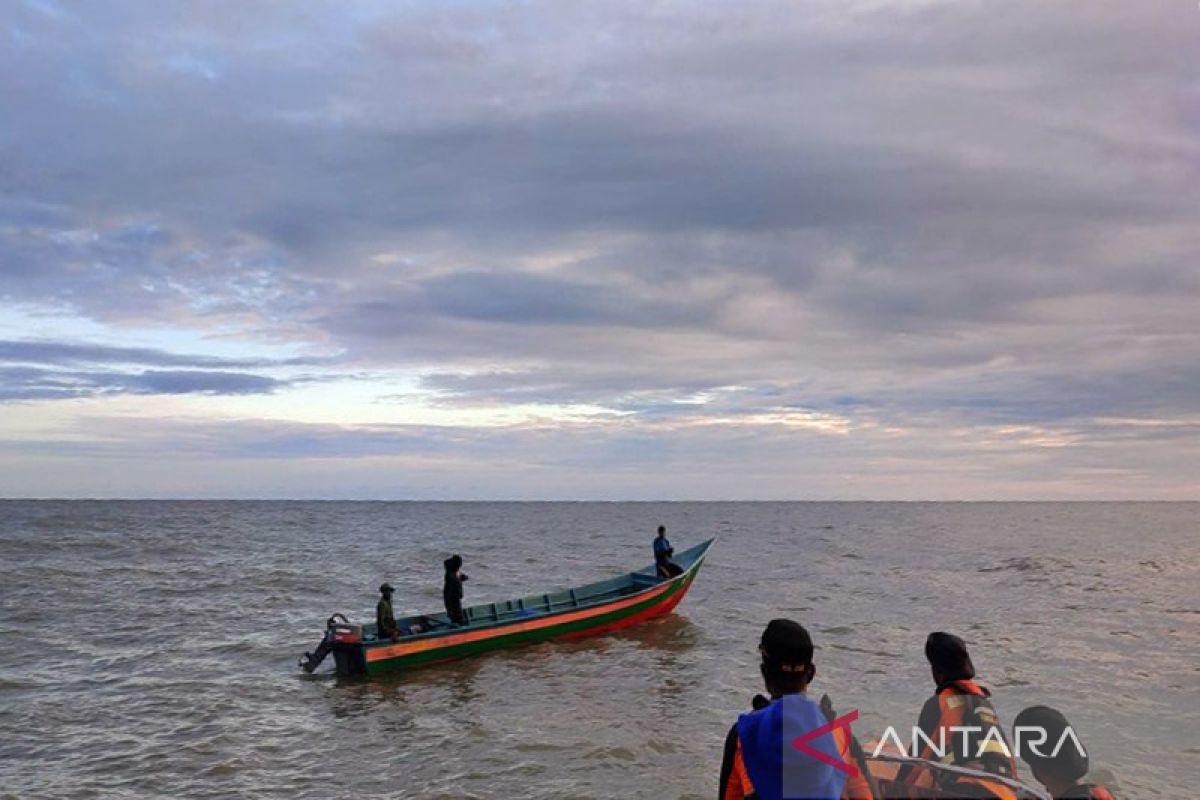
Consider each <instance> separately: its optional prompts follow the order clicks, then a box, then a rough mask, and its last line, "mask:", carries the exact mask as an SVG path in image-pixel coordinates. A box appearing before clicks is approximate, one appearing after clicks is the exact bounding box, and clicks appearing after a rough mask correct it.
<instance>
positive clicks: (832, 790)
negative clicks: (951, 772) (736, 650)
mask: <svg viewBox="0 0 1200 800" xmlns="http://www.w3.org/2000/svg"><path fill="white" fill-rule="evenodd" d="M758 650H759V654H760V655H761V656H762V663H761V665H760V671H761V672H762V677H763V682H764V683H765V684H766V689H767V692H768V693H769V694H770V696H771V699H770V700H767V699H766V698H764V697H761V696H760V697H756V698H755V703H754V705H755V709H756V710H755V711H753V712H751V713H749V714H742V715H741V716H740V717H738V721H737V723H736V724H735V725H734V726H733V727H732V728H731V729H730V731H729V735H728V736H727V737H726V739H725V756H724V759H723V761H722V764H721V784H720V798H721V800H750V799H751V798H757V800H781V798H793V797H803V798H810V800H818V799H820V798H824V799H826V800H839V798H855V800H870V798H871V796H872V795H871V789H870V784H869V783H868V782H867V779H866V777H865V776H864V775H863V774H861V772H859V770H858V767H857V764H856V763H855V759H854V757H853V755H852V745H851V736H850V735H849V731H848V729H847V728H845V727H840V726H835V727H834V728H833V729H832V731H831V732H829V733H825V734H823V735H821V736H817V737H806V736H805V735H806V734H809V733H810V732H812V731H815V730H817V729H818V728H821V727H824V726H826V725H828V723H829V719H828V717H827V716H826V715H825V713H824V712H823V711H822V710H821V707H820V706H818V705H817V704H816V703H814V702H813V701H812V700H810V699H809V698H808V697H807V695H806V694H805V690H806V689H807V688H808V684H809V683H810V682H811V681H812V679H813V676H814V675H816V672H817V670H816V667H815V666H814V665H813V643H812V638H811V637H810V636H809V635H808V631H807V630H805V629H804V626H802V625H800V624H799V623H797V622H793V621H792V620H789V619H776V620H772V621H771V623H770V624H769V625H767V628H766V630H765V631H763V635H762V640H761V642H760V644H759V647H758ZM800 737H805V738H804V741H805V744H806V747H805V748H804V749H803V750H802V749H800V748H797V747H795V746H793V745H792V744H791V743H792V742H793V741H795V740H796V739H798V738H800ZM813 750H815V751H819V752H820V753H823V754H824V756H825V757H824V758H818V757H815V756H813V755H812V754H811V752H812V751H813ZM806 751H807V752H806ZM833 761H840V762H842V763H843V764H846V765H847V766H848V771H849V772H850V773H851V776H850V777H848V776H847V771H843V770H840V769H838V768H836V767H834V766H833V764H832V762H833ZM851 765H853V766H851Z"/></svg>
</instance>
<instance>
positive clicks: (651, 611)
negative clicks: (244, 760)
mask: <svg viewBox="0 0 1200 800" xmlns="http://www.w3.org/2000/svg"><path fill="white" fill-rule="evenodd" d="M710 544H711V542H706V543H705V544H704V545H702V546H700V547H698V548H696V551H697V555H696V556H695V557H694V558H693V559H692V560H691V563H689V564H688V566H687V568H686V569H685V570H684V572H683V573H682V574H680V575H678V576H676V577H674V578H671V579H669V580H665V581H662V582H661V583H656V584H652V585H649V586H646V587H645V588H643V589H641V590H639V591H636V592H633V593H631V594H627V595H625V596H621V597H616V598H613V599H612V600H606V601H604V602H599V603H594V604H589V605H584V606H581V607H578V608H569V609H564V610H560V611H555V612H554V613H542V614H537V615H531V616H528V617H523V618H520V619H514V620H511V621H505V622H502V623H499V624H491V625H482V626H475V625H472V626H467V627H463V628H458V629H453V630H450V631H446V632H440V633H438V634H437V635H433V636H428V635H427V636H418V637H412V638H407V639H401V640H399V641H396V642H366V643H360V644H353V645H336V646H335V647H334V657H335V661H336V664H337V671H338V673H339V674H342V675H356V674H366V675H381V674H385V673H390V672H396V671H400V670H407V669H413V668H417V667H421V666H426V665H429V664H434V663H438V662H442V661H449V660H452V659H458V658H467V657H470V656H476V655H479V654H482V653H487V652H489V651H492V650H500V649H506V648H511V647H520V646H522V645H527V644H535V643H537V642H545V641H550V640H556V639H557V640H569V639H582V638H585V637H588V636H598V635H601V634H606V633H611V632H613V631H619V630H621V629H623V628H628V627H630V626H631V625H637V624H638V623H641V622H645V621H646V620H649V619H653V618H655V617H659V616H662V615H664V614H668V613H670V612H671V611H672V610H673V609H674V608H675V606H677V605H679V603H680V601H681V600H683V598H684V596H685V595H686V594H687V592H688V590H689V589H690V588H691V586H692V582H693V581H694V580H695V578H696V575H697V573H698V572H699V570H700V565H701V563H702V562H703V560H704V556H705V555H706V554H707V549H708V545H710ZM630 577H631V578H632V577H633V574H631V576H630ZM509 605H510V606H511V604H509Z"/></svg>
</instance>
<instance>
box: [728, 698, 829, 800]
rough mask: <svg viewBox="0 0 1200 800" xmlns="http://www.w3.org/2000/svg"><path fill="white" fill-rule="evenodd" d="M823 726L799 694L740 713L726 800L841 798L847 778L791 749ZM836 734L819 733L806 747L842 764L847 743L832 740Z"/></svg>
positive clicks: (821, 718) (814, 706)
mask: <svg viewBox="0 0 1200 800" xmlns="http://www.w3.org/2000/svg"><path fill="white" fill-rule="evenodd" d="M826 724H827V721H826V719H825V715H824V714H823V713H821V709H820V707H819V706H818V705H817V704H816V703H814V702H813V701H812V700H809V699H808V698H807V697H805V696H804V695H799V694H794V695H785V696H784V697H782V698H780V699H778V700H775V701H773V702H772V703H771V704H770V705H768V706H767V707H766V708H762V709H759V710H758V711H755V712H753V713H750V714H742V715H741V716H740V717H738V722H737V736H738V749H737V755H736V756H735V760H734V765H733V769H732V771H731V774H730V777H729V781H728V784H727V787H726V790H725V797H726V798H743V797H747V798H748V797H758V798H760V800H779V799H780V798H783V797H804V798H810V800H820V799H821V798H827V800H838V799H839V798H841V796H842V789H843V788H844V786H845V784H846V778H847V774H846V773H845V772H842V771H841V770H839V769H836V768H835V767H833V766H832V765H830V764H826V763H823V762H821V761H819V760H817V759H816V758H814V757H813V756H811V755H809V754H807V753H804V752H801V751H800V750H797V749H796V748H794V747H792V746H791V742H792V741H793V740H795V738H796V737H798V736H800V735H802V734H805V733H808V732H809V731H813V730H816V729H817V728H820V727H822V726H824V725H826ZM840 731H841V729H835V732H831V733H825V734H822V735H821V736H818V737H816V738H813V739H811V740H808V741H807V742H806V745H807V746H808V747H810V748H812V749H814V750H818V751H820V752H821V753H824V754H825V755H827V756H829V757H830V758H831V759H835V760H840V761H843V762H845V761H847V755H848V753H849V743H848V741H843V740H844V737H841V739H839V737H837V736H836V735H835V733H836V732H840Z"/></svg>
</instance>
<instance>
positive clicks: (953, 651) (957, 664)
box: [925, 631, 975, 681]
mask: <svg viewBox="0 0 1200 800" xmlns="http://www.w3.org/2000/svg"><path fill="white" fill-rule="evenodd" d="M925 657H926V658H927V659H929V666H931V667H933V668H934V669H936V670H937V671H938V672H940V673H942V675H944V676H945V679H946V680H948V681H963V680H970V679H971V678H974V677H975V665H974V664H972V663H971V654H970V653H968V652H967V643H966V642H964V641H963V640H962V639H960V638H958V637H957V636H955V635H954V634H952V633H944V632H942V631H934V632H933V633H931V634H929V637H928V638H927V639H926V640H925Z"/></svg>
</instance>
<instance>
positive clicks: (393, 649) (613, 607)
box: [367, 576, 682, 661]
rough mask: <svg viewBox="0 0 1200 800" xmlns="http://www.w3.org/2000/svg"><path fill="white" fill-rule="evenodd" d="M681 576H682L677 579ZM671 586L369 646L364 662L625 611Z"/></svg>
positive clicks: (669, 584)
mask: <svg viewBox="0 0 1200 800" xmlns="http://www.w3.org/2000/svg"><path fill="white" fill-rule="evenodd" d="M681 577H682V576H681ZM670 587H671V583H670V582H668V583H664V584H662V585H661V586H658V587H655V588H654V589H653V590H651V591H649V592H646V593H643V594H636V595H634V596H632V597H627V598H626V599H624V600H619V601H617V602H615V603H608V604H606V605H602V606H597V607H596V608H588V609H583V610H582V611H572V612H570V613H568V614H555V615H554V616H552V617H545V618H543V619H531V620H529V621H528V622H515V623H512V624H510V625H504V626H502V627H499V628H490V629H488V630H482V631H469V632H467V633H460V634H457V635H454V636H439V637H437V638H434V639H426V640H424V641H420V642H407V643H401V644H393V645H389V646H387V647H372V648H370V649H368V650H367V661H379V660H380V659H383V658H396V657H397V656H407V655H411V654H412V653H420V652H423V651H425V650H440V649H442V648H443V647H451V646H453V645H456V644H466V643H467V642H477V641H479V640H480V639H490V638H492V637H493V636H507V635H508V634H510V633H520V632H522V631H535V630H538V629H539V628H547V627H551V626H554V625H561V624H563V623H565V622H574V621H575V620H578V619H587V618H588V617H595V616H599V615H601V614H607V613H609V612H610V611H617V610H619V609H622V608H628V607H629V606H632V605H637V604H638V603H644V602H646V601H647V600H649V599H651V598H653V597H658V596H659V595H661V594H662V593H663V592H665V591H667V589H669V588H670Z"/></svg>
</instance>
